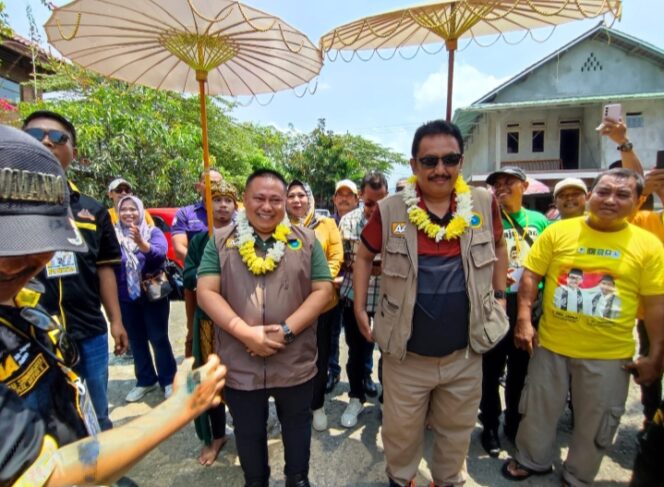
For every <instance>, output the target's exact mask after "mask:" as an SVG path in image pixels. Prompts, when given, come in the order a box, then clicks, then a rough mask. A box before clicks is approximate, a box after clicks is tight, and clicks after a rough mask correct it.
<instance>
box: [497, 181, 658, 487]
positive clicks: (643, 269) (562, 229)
mask: <svg viewBox="0 0 664 487" xmlns="http://www.w3.org/2000/svg"><path fill="white" fill-rule="evenodd" d="M642 192H643V179H642V178H641V177H640V176H639V175H637V174H636V173H634V172H633V171H630V170H628V169H622V168H618V169H612V170H609V171H606V172H604V173H602V174H600V176H598V177H597V179H596V180H595V182H594V184H593V187H592V190H591V193H590V195H589V197H588V213H587V215H585V216H582V217H578V218H571V219H567V220H563V221H561V222H559V223H556V224H555V225H552V226H550V227H549V228H548V229H547V230H546V231H545V232H544V233H543V234H542V235H541V236H540V237H539V238H538V239H537V241H536V242H535V245H534V246H533V247H532V249H531V251H530V253H529V254H528V257H527V258H526V261H525V264H524V266H525V268H526V269H525V271H524V274H523V276H522V278H521V283H520V287H519V296H518V299H519V312H518V318H517V324H516V329H515V332H514V340H515V344H516V346H517V347H519V348H522V349H524V350H528V352H529V353H531V354H532V358H531V360H530V365H529V368H528V379H527V383H526V387H525V388H524V390H523V394H522V396H521V409H522V412H523V417H522V420H521V423H520V425H519V430H518V433H517V436H516V446H517V452H516V454H515V456H514V458H513V459H509V460H508V461H506V462H505V464H504V465H503V475H504V476H505V477H507V478H509V479H511V480H523V479H524V478H526V477H529V476H531V475H541V474H545V473H548V472H550V471H551V465H552V463H553V460H554V458H555V456H556V455H557V450H556V449H555V436H556V426H557V421H558V418H559V417H560V415H561V414H562V412H563V410H564V408H565V404H566V398H567V392H568V390H569V388H570V384H571V389H572V403H573V406H574V416H575V422H574V423H575V425H574V429H573V431H572V437H571V440H570V446H569V453H568V455H567V459H566V460H565V462H564V464H563V472H562V475H563V485H569V486H574V487H581V486H587V485H590V484H592V482H593V480H594V478H595V475H596V474H597V471H598V470H599V466H600V464H601V462H602V458H603V456H604V453H605V451H606V449H607V448H608V447H610V446H611V444H612V443H613V439H614V437H615V433H616V430H617V428H618V425H619V423H620V417H621V415H622V414H623V412H624V410H625V400H626V399H627V390H628V386H629V373H632V374H634V376H635V378H636V382H637V383H639V384H641V383H644V384H648V383H651V382H652V381H654V380H656V379H657V378H659V375H660V374H661V372H662V366H663V364H664V329H662V327H661V326H660V322H661V317H662V316H663V315H664V258H663V257H664V249H663V247H662V243H661V242H660V241H659V240H658V239H657V238H656V237H655V236H654V235H652V234H651V233H649V232H647V231H645V230H643V229H641V228H638V227H636V226H634V225H630V224H629V223H628V221H627V218H628V217H629V216H630V215H631V214H632V213H633V211H634V208H635V207H636V205H637V202H638V200H639V196H640V195H641V193H642ZM573 270H574V272H572V271H573ZM579 272H581V273H582V275H583V280H580V279H576V280H577V281H578V282H576V283H575V285H576V286H577V287H578V289H579V291H580V296H581V304H582V306H575V307H574V309H573V310H570V308H568V307H562V306H556V304H555V303H554V301H555V294H556V289H557V288H560V287H569V285H568V282H569V280H570V275H578V273H579ZM544 277H546V283H547V284H546V286H545V287H544V301H543V309H544V313H543V316H542V319H541V320H540V323H539V330H538V331H535V329H534V328H533V326H532V323H531V308H532V303H533V301H534V299H535V297H536V295H537V286H538V284H539V282H540V281H541V280H542V278H544ZM609 278H610V280H611V282H610V284H611V287H612V288H613V289H612V292H613V293H614V294H615V298H614V300H613V301H614V303H615V302H617V300H619V302H620V306H619V309H618V308H616V307H615V306H612V310H614V311H616V313H610V314H611V316H597V314H593V313H592V301H593V298H594V296H595V295H596V294H597V293H598V292H601V290H602V286H604V287H606V286H607V282H608V280H609ZM602 281H604V284H602ZM639 300H641V301H642V303H643V305H644V310H645V325H646V329H647V332H648V335H649V338H650V351H649V354H648V355H647V356H645V357H640V358H638V359H637V360H636V361H634V362H632V360H631V357H632V356H633V354H634V351H635V342H634V337H633V329H634V322H635V318H636V312H637V308H638V305H639Z"/></svg>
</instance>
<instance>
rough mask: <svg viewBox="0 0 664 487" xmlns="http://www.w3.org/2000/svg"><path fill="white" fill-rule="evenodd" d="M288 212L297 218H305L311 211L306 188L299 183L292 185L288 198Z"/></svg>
mask: <svg viewBox="0 0 664 487" xmlns="http://www.w3.org/2000/svg"><path fill="white" fill-rule="evenodd" d="M286 209H287V210H288V214H289V215H291V216H294V217H295V218H304V216H306V214H307V212H308V211H309V197H308V196H307V193H306V191H304V188H303V187H302V186H299V185H297V184H296V185H295V186H292V187H291V189H290V191H288V196H287V199H286Z"/></svg>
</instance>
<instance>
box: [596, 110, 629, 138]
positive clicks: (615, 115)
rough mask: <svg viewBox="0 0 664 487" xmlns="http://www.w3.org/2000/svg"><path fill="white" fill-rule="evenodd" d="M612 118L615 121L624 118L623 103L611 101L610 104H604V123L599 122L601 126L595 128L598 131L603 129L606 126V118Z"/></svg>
mask: <svg viewBox="0 0 664 487" xmlns="http://www.w3.org/2000/svg"><path fill="white" fill-rule="evenodd" d="M607 118H608V119H610V120H612V121H614V122H618V121H619V120H621V119H622V105H621V104H620V103H611V104H608V105H604V108H603V110H602V123H600V124H599V126H598V127H597V128H596V129H595V130H597V131H598V132H599V131H601V130H602V129H604V128H605V127H606V125H605V124H604V120H606V119H607Z"/></svg>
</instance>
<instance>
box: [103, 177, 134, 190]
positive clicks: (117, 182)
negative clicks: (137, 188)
mask: <svg viewBox="0 0 664 487" xmlns="http://www.w3.org/2000/svg"><path fill="white" fill-rule="evenodd" d="M123 184H124V185H125V186H127V187H128V188H129V190H130V191H131V189H132V188H131V184H129V181H127V180H126V179H122V178H117V179H114V180H113V181H111V184H109V185H108V190H109V191H113V190H114V189H117V187H118V186H122V185H123Z"/></svg>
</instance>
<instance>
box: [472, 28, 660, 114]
mask: <svg viewBox="0 0 664 487" xmlns="http://www.w3.org/2000/svg"><path fill="white" fill-rule="evenodd" d="M587 39H591V40H595V39H597V40H600V41H603V42H606V43H610V44H611V45H612V46H613V47H615V48H617V49H621V50H623V51H624V52H626V53H628V54H630V55H631V56H635V55H636V56H641V57H644V58H646V59H648V60H649V61H651V62H653V63H655V64H658V65H659V66H661V67H663V68H664V50H662V49H660V48H658V47H656V46H654V45H652V44H649V43H647V42H644V41H642V40H640V39H637V38H636V37H633V36H631V35H629V34H625V33H624V32H620V31H618V30H615V29H610V28H608V27H606V26H605V25H604V24H603V23H602V22H600V23H599V24H597V25H596V26H595V27H593V28H592V29H590V30H589V31H587V32H585V33H584V34H581V35H580V36H579V37H577V38H576V39H574V40H572V41H571V42H569V43H567V44H565V45H564V46H563V47H561V48H560V49H558V50H556V51H554V52H552V53H551V54H549V55H548V56H546V57H544V58H542V59H540V60H539V61H537V62H536V63H535V64H532V65H531V66H529V67H527V68H526V69H524V70H523V71H521V72H520V73H518V74H517V75H516V76H514V77H512V78H510V79H508V80H507V81H505V82H504V83H503V84H501V85H500V86H498V87H497V88H494V89H493V90H491V91H490V92H489V93H487V94H485V95H484V96H482V97H481V98H480V99H478V100H476V101H474V102H473V103H471V105H470V106H471V107H472V106H475V105H480V104H485V103H491V101H492V100H493V99H495V97H496V95H497V94H498V93H499V92H501V91H503V90H504V89H505V88H507V87H508V86H510V85H512V84H514V83H516V82H518V81H520V80H521V79H523V78H525V77H527V76H528V75H529V74H530V73H532V72H533V71H535V70H536V69H538V68H539V67H540V66H543V65H544V64H546V63H548V62H549V61H551V60H553V59H555V58H557V57H558V56H560V55H561V54H563V53H565V52H567V51H569V50H570V49H571V48H572V47H574V46H576V45H577V44H580V43H581V42H583V41H585V40H587ZM469 108H470V107H469Z"/></svg>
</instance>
